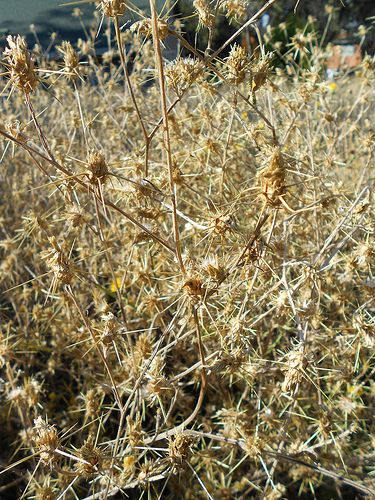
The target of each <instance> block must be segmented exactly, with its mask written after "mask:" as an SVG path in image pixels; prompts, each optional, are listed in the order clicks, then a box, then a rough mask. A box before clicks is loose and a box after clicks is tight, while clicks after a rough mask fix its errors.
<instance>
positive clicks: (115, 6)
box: [98, 0, 126, 19]
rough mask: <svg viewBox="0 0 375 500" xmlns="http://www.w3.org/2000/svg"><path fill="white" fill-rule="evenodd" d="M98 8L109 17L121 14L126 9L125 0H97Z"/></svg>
mask: <svg viewBox="0 0 375 500" xmlns="http://www.w3.org/2000/svg"><path fill="white" fill-rule="evenodd" d="M98 9H100V10H101V11H102V12H103V15H104V16H106V17H110V18H112V19H113V18H115V17H119V16H122V15H123V14H124V12H125V9H126V2H124V1H123V0H99V1H98Z"/></svg>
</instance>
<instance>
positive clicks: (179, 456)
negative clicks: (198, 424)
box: [168, 432, 194, 474]
mask: <svg viewBox="0 0 375 500" xmlns="http://www.w3.org/2000/svg"><path fill="white" fill-rule="evenodd" d="M193 442H194V439H193V437H192V436H187V435H186V434H184V433H182V432H180V433H178V434H176V436H175V438H173V437H171V438H169V442H168V454H169V456H168V461H169V463H170V464H171V467H172V472H173V473H174V474H177V473H178V472H180V471H181V470H184V469H185V468H186V465H187V462H188V460H189V458H190V456H191V454H192V451H191V446H192V444H193Z"/></svg>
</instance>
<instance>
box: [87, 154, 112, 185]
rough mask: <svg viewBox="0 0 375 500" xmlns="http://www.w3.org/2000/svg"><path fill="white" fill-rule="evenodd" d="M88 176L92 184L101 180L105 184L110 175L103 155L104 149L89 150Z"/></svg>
mask: <svg viewBox="0 0 375 500" xmlns="http://www.w3.org/2000/svg"><path fill="white" fill-rule="evenodd" d="M86 161H87V170H88V172H87V173H86V176H87V178H88V179H89V181H90V182H91V183H92V184H97V182H98V181H99V182H100V183H101V184H104V183H105V181H106V180H107V176H108V172H109V169H108V165H107V162H106V160H105V157H104V155H103V151H95V150H93V149H92V150H89V151H87V159H86Z"/></svg>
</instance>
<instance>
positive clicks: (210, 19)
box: [193, 0, 215, 29]
mask: <svg viewBox="0 0 375 500" xmlns="http://www.w3.org/2000/svg"><path fill="white" fill-rule="evenodd" d="M193 5H194V7H195V8H196V10H197V13H198V16H199V24H201V25H202V26H206V28H208V29H212V27H213V24H214V22H215V15H214V13H213V10H212V8H211V5H210V1H209V0H193Z"/></svg>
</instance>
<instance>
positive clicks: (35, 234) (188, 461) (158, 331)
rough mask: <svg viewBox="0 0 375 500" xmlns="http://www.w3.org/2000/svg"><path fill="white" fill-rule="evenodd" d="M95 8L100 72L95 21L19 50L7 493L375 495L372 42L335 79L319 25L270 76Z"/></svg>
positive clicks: (7, 233)
mask: <svg viewBox="0 0 375 500" xmlns="http://www.w3.org/2000/svg"><path fill="white" fill-rule="evenodd" d="M194 4H195V8H196V9H197V13H198V14H197V15H199V18H200V22H201V24H202V25H204V26H206V27H208V28H209V29H210V30H212V28H213V26H214V23H215V22H216V13H217V8H218V7H219V5H216V4H213V3H210V2H201V3H199V2H194ZM235 5H236V4H233V3H232V4H229V3H228V2H225V3H224V4H223V7H224V8H225V9H227V10H228V12H229V11H230V10H231V9H232V10H233V8H234V6H235ZM99 7H100V9H101V11H102V14H103V15H105V16H108V17H109V19H108V23H112V24H111V26H112V31H111V32H110V33H112V34H113V38H111V36H110V34H109V37H108V40H109V41H110V43H111V46H110V47H109V49H108V54H107V56H106V57H105V58H104V59H105V65H103V66H101V65H99V64H97V58H96V55H95V52H94V48H95V36H96V29H97V26H96V25H95V24H93V26H92V29H91V30H90V31H89V34H91V38H89V39H88V40H87V41H86V42H85V43H83V42H82V41H81V42H80V43H79V46H78V47H77V53H76V52H75V50H76V49H75V48H73V47H72V46H70V45H69V44H67V43H63V44H62V45H61V49H60V52H61V53H62V56H63V57H64V62H57V61H53V60H51V61H50V60H49V59H48V58H42V57H41V56H38V55H37V54H38V53H43V50H41V51H39V52H37V51H35V54H36V55H35V57H37V61H35V65H34V60H33V57H34V56H31V54H30V52H29V51H28V49H27V47H26V44H25V42H24V41H23V40H22V39H21V38H19V37H17V38H14V37H13V38H12V37H9V38H8V48H7V49H6V50H5V53H4V75H3V76H2V77H1V78H2V80H1V84H3V86H4V88H5V92H6V91H8V94H10V97H9V99H3V100H2V114H1V117H0V120H1V122H0V137H1V139H0V141H1V143H0V147H1V158H0V159H1V169H0V176H1V182H0V206H1V210H0V287H1V292H2V293H1V295H0V307H1V309H0V321H1V330H0V366H1V368H2V374H1V380H0V382H1V384H0V387H1V394H0V397H1V399H0V409H1V412H0V447H1V450H2V458H1V466H2V469H3V470H2V471H0V472H1V477H2V479H3V483H2V486H1V490H0V491H1V493H0V496H1V495H7V494H8V492H10V493H9V498H17V497H21V496H22V495H23V497H24V498H30V499H31V498H49V499H51V500H52V499H54V500H56V499H58V498H66V499H76V498H82V499H83V498H92V499H94V498H101V499H105V498H112V497H115V496H116V498H120V497H121V496H124V497H126V495H128V496H129V497H130V498H143V497H145V498H146V497H147V498H166V499H167V498H186V499H188V498H194V499H201V498H202V499H203V498H215V499H220V498H223V499H224V498H228V499H229V498H230V499H247V498H249V499H250V498H267V499H272V498H273V499H276V498H296V496H297V494H298V493H300V494H301V495H302V494H303V495H305V497H304V498H313V496H314V495H315V498H323V497H321V496H320V494H321V493H322V492H323V493H322V494H324V491H327V490H328V491H333V490H336V492H337V495H336V496H337V498H340V495H341V492H342V495H344V493H346V492H347V491H348V489H350V492H352V493H351V494H353V497H354V496H355V495H356V494H357V495H358V498H362V497H365V496H368V497H371V495H373V494H374V491H375V477H374V474H372V469H373V455H374V454H373V449H374V442H375V425H374V419H373V415H372V407H373V400H374V397H375V382H374V370H375V365H374V361H373V349H374V345H375V320H374V317H375V312H374V298H375V280H374V273H375V268H374V255H375V250H374V249H375V243H374V227H375V217H374V202H373V194H372V190H373V185H374V175H373V164H374V148H375V142H374V138H375V135H374V130H375V124H374V114H373V110H374V107H375V104H374V92H373V89H374V84H375V76H374V69H373V65H372V63H373V61H372V59H371V58H369V57H366V58H365V59H364V61H363V63H362V65H361V66H360V67H359V68H358V71H357V74H356V75H352V77H351V78H349V77H348V76H347V75H345V73H344V74H343V75H341V76H340V75H339V76H338V78H337V79H336V80H335V81H334V82H330V81H327V80H326V79H325V73H324V69H323V67H322V64H323V62H324V51H323V50H322V49H321V47H323V46H324V43H323V42H322V41H321V40H320V42H319V43H318V42H317V40H316V39H314V35H309V36H307V34H309V33H311V32H312V30H311V29H307V28H306V30H304V31H301V32H300V33H298V37H297V38H293V39H290V40H289V39H288V40H287V43H288V44H290V45H288V51H287V52H286V53H284V54H281V52H280V51H279V47H278V46H275V47H273V51H274V52H275V53H276V54H278V55H279V57H282V58H283V64H284V66H283V68H282V67H278V68H276V69H275V70H271V64H270V63H271V59H272V57H271V55H270V54H267V52H266V51H265V50H263V51H262V52H261V54H260V55H259V57H258V56H256V55H252V56H251V55H250V54H248V53H247V50H246V49H245V48H244V46H243V45H241V44H240V43H236V44H231V47H232V48H231V52H230V55H229V57H228V58H224V57H223V58H220V55H219V54H218V56H217V57H216V58H212V59H211V58H210V56H209V54H211V51H210V50H207V51H206V52H207V53H206V55H205V56H203V55H202V54H201V53H199V52H198V51H197V50H195V48H194V47H191V46H190V45H189V43H188V41H187V40H186V39H185V38H183V36H182V35H181V32H182V31H183V30H181V29H180V30H177V29H176V31H174V29H173V23H172V22H171V21H170V20H167V19H166V18H163V20H162V21H161V18H160V14H161V13H155V12H154V11H153V10H152V9H151V17H150V18H149V19H146V20H144V21H140V23H139V24H136V25H135V27H134V28H133V30H128V31H123V32H121V31H120V30H119V29H118V28H119V26H118V17H119V16H121V15H124V16H126V15H127V10H126V9H125V7H126V6H125V2H117V1H116V2H115V1H106V2H104V1H102V2H100V5H99ZM216 7H217V8H216ZM77 15H78V14H77ZM329 15H333V14H332V12H330V13H329ZM158 16H159V17H158ZM308 23H313V21H312V20H309V21H307V24H308ZM310 28H311V26H310ZM152 33H156V35H155V36H152V40H147V39H146V37H148V36H149V35H150V34H152ZM166 34H169V35H172V36H176V37H177V39H178V43H181V45H183V46H184V47H185V49H186V50H189V51H190V56H189V57H186V58H183V57H182V56H181V55H180V54H178V55H177V56H176V58H175V59H174V60H173V61H168V62H167V61H165V60H163V50H164V48H163V44H160V43H159V42H160V41H161V40H162V39H163V38H164V35H166ZM200 35H201V34H200V32H199V34H198V35H197V36H200ZM266 37H268V40H269V41H271V40H272V31H268V32H267V33H266ZM112 40H116V42H115V43H113V44H112ZM209 43H210V42H209ZM124 44H125V45H126V47H127V53H128V54H130V55H131V56H132V58H133V62H132V66H131V67H130V65H129V66H128V65H126V61H125V56H124V52H123V51H122V49H121V50H120V60H121V61H122V62H121V65H120V66H119V67H118V66H117V65H116V64H115V63H114V62H113V61H114V58H113V54H114V53H115V51H116V50H118V47H123V45H124ZM208 48H209V47H208ZM83 51H84V53H85V56H86V59H87V64H85V71H81V68H80V66H79V60H78V56H77V55H76V54H80V53H83ZM278 51H279V52H278ZM370 59H371V60H370ZM62 66H63V68H64V69H63V70H62V69H61V68H62ZM36 68H38V71H39V70H40V71H41V72H43V73H41V74H43V82H44V83H47V84H48V85H49V86H50V87H49V88H50V92H49V93H47V92H45V90H44V88H43V87H39V86H38V82H40V79H39V77H38V76H37V72H36V71H37V70H36ZM130 70H131V71H130ZM67 76H68V77H69V78H66V77H67ZM78 76H79V78H78ZM72 79H73V81H72ZM72 85H73V87H74V92H72ZM12 88H13V89H14V90H17V92H12V91H11V89H12ZM31 91H33V92H31ZM55 98H56V99H55ZM25 101H26V104H25ZM25 106H26V107H25ZM354 490H356V492H357V493H354ZM335 494H336V493H335ZM309 495H310V496H309ZM332 495H333V493H332ZM4 498H6V497H4ZM335 498H336V497H335Z"/></svg>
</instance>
